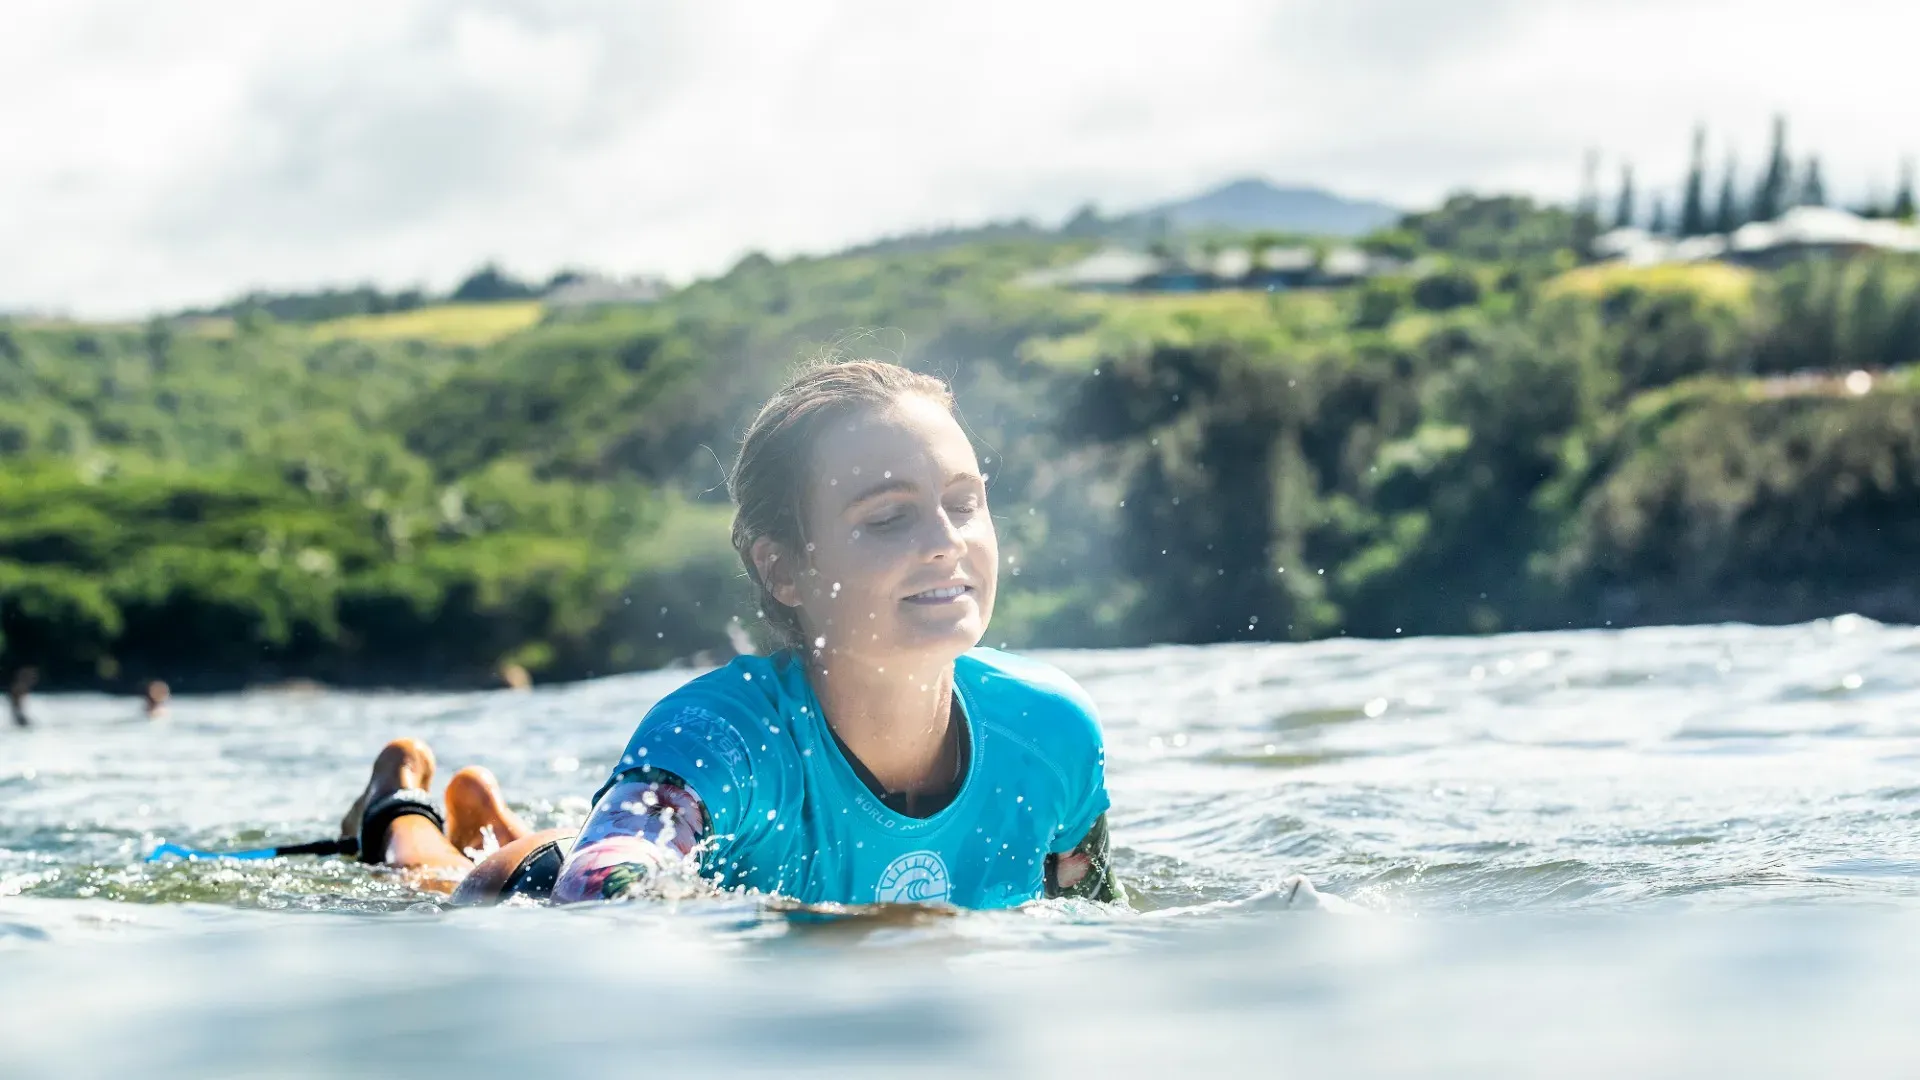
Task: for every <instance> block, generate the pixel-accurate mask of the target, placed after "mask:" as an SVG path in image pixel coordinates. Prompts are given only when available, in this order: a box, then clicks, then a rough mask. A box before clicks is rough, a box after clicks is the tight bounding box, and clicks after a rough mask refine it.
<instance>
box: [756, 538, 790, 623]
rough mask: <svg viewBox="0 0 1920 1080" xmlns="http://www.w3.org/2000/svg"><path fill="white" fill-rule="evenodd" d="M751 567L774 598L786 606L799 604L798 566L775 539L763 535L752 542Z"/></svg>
mask: <svg viewBox="0 0 1920 1080" xmlns="http://www.w3.org/2000/svg"><path fill="white" fill-rule="evenodd" d="M753 567H754V569H755V570H758V571H759V572H760V580H761V581H762V582H763V583H765V584H766V586H767V591H768V592H770V593H772V594H773V598H774V599H775V600H778V601H780V602H781V603H782V604H785V605H786V606H788V607H799V606H800V584H799V582H798V580H797V578H798V577H799V574H800V568H799V567H798V566H795V565H794V564H793V560H792V559H790V558H788V557H787V553H786V551H785V549H783V548H782V547H781V546H780V544H779V543H778V542H777V541H775V540H773V539H772V538H771V537H766V536H763V537H761V538H760V539H758V540H755V541H754V542H753Z"/></svg>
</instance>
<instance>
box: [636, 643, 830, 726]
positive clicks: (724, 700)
mask: <svg viewBox="0 0 1920 1080" xmlns="http://www.w3.org/2000/svg"><path fill="white" fill-rule="evenodd" d="M792 681H793V668H792V658H791V657H790V656H788V655H787V654H785V653H776V654H774V655H772V656H751V655H742V656H736V657H734V658H733V659H732V660H729V661H727V662H726V663H725V664H723V665H721V666H720V667H717V668H714V669H713V670H712V671H709V672H706V673H705V674H702V675H696V676H694V677H693V678H691V679H689V680H687V681H686V682H684V683H682V684H680V685H679V686H678V687H676V688H675V689H673V690H672V691H670V692H669V693H668V694H667V695H666V696H665V697H663V698H661V699H660V700H659V701H658V702H656V703H655V704H654V706H653V708H652V709H650V710H648V712H647V720H649V721H651V720H654V719H655V718H656V717H661V716H668V715H671V714H672V713H674V712H677V711H681V710H684V709H688V708H699V709H705V710H708V711H714V710H719V711H721V712H723V713H724V714H726V715H729V716H740V717H751V718H754V719H759V718H761V717H762V716H763V715H777V714H778V713H779V712H780V710H781V707H782V705H783V704H784V702H785V699H786V698H788V697H790V696H791V695H792V694H793V693H794V692H795V688H794V687H793V686H792V685H791V684H792Z"/></svg>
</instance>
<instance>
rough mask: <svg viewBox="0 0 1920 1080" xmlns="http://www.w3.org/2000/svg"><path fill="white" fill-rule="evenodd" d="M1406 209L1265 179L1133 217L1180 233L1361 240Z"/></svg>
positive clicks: (1227, 186) (1244, 181) (1214, 190)
mask: <svg viewBox="0 0 1920 1080" xmlns="http://www.w3.org/2000/svg"><path fill="white" fill-rule="evenodd" d="M1401 213H1402V212H1401V210H1400V209H1399V208H1397V207H1393V206H1388V205H1387V204H1385V203H1381V202H1374V201H1371V200H1367V199H1349V198H1346V197H1344V196H1340V195H1335V194H1333V193H1332V192H1330V191H1326V190H1324V189H1322V188H1316V187H1305V186H1288V187H1282V186H1280V185H1278V184H1275V183H1273V182H1272V181H1270V180H1266V179H1264V178H1262V177H1257V176H1249V177H1242V178H1240V179H1238V180H1232V181H1229V182H1227V183H1225V184H1222V185H1220V186H1219V187H1216V188H1211V189H1209V190H1207V191H1204V192H1201V193H1200V194H1198V195H1195V196H1193V197H1191V198H1187V199H1180V200H1177V201H1174V202H1167V203H1161V204H1159V205H1157V206H1150V207H1147V208H1146V209H1144V210H1141V211H1139V212H1138V213H1136V214H1133V215H1130V216H1131V217H1135V218H1140V219H1151V218H1165V219H1166V221H1167V222H1168V224H1170V225H1172V226H1174V227H1175V228H1180V229H1206V228H1216V229H1235V230H1256V229H1264V230H1271V231H1274V232H1293V233H1321V234H1326V235H1333V236H1357V235H1360V234H1361V233H1368V232H1372V231H1373V230H1375V229H1379V228H1384V227H1386V226H1388V225H1391V224H1393V223H1394V222H1396V221H1398V220H1400V216H1401Z"/></svg>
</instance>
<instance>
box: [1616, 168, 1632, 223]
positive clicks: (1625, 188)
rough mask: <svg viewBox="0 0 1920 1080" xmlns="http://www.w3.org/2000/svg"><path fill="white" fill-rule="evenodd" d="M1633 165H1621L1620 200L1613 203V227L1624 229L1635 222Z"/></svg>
mask: <svg viewBox="0 0 1920 1080" xmlns="http://www.w3.org/2000/svg"><path fill="white" fill-rule="evenodd" d="M1634 202H1635V199H1634V194H1633V166H1632V165H1630V164H1629V165H1622V166H1620V201H1619V202H1616V203H1614V205H1613V227H1614V228H1616V229H1624V228H1626V227H1627V226H1629V225H1632V224H1633V219H1634V212H1635V210H1636V209H1637V208H1636V207H1635V206H1634Z"/></svg>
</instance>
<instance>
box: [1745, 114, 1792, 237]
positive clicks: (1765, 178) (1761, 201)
mask: <svg viewBox="0 0 1920 1080" xmlns="http://www.w3.org/2000/svg"><path fill="white" fill-rule="evenodd" d="M1792 174H1793V164H1792V163H1791V162H1789V161H1788V160H1787V118H1786V117H1785V116H1780V115H1775V116H1774V118H1773V149H1772V150H1770V151H1769V152H1768V154H1767V169H1766V171H1765V172H1764V173H1762V174H1761V175H1760V186H1759V187H1757V188H1755V189H1754V192H1753V209H1752V217H1751V220H1753V221H1772V220H1773V219H1774V218H1777V217H1779V216H1780V213H1781V211H1783V210H1785V209H1786V208H1787V197H1788V195H1789V194H1790V193H1789V191H1788V186H1789V184H1790V183H1791V182H1792Z"/></svg>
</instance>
